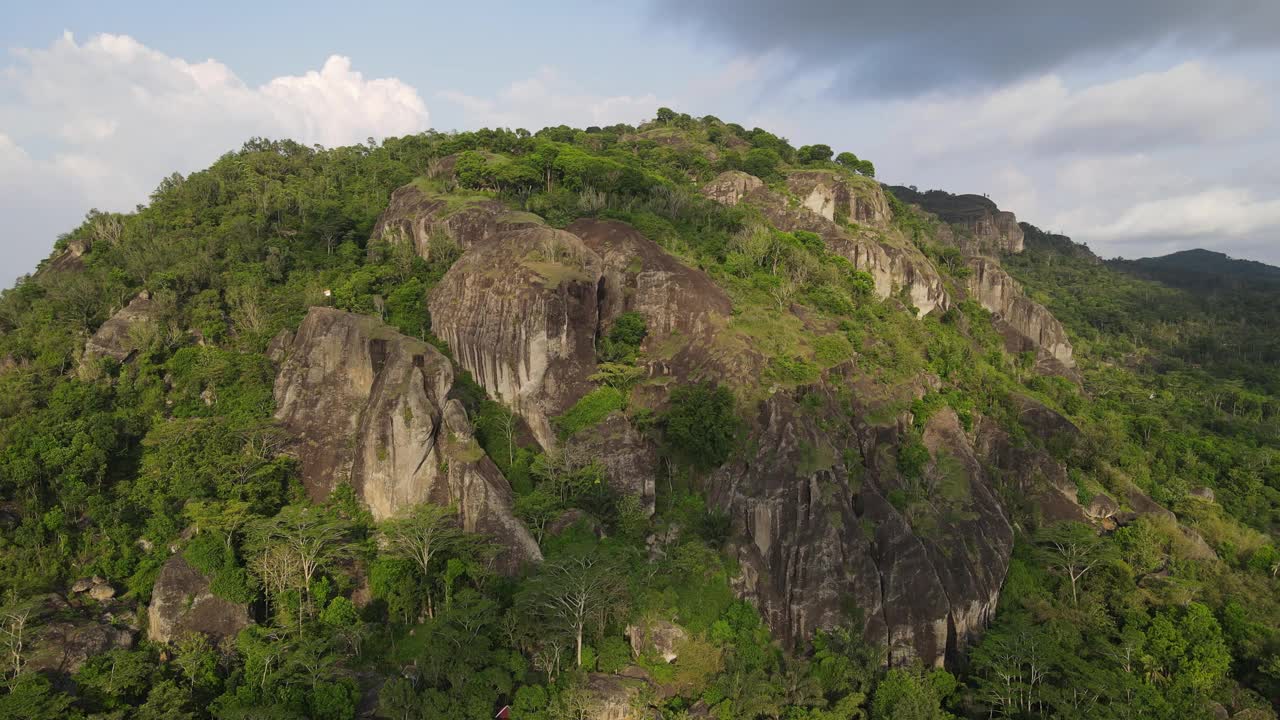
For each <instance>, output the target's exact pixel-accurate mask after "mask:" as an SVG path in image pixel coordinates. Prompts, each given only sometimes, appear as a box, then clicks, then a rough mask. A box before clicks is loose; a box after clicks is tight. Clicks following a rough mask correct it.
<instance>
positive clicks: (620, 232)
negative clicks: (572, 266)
mask: <svg viewBox="0 0 1280 720" xmlns="http://www.w3.org/2000/svg"><path fill="white" fill-rule="evenodd" d="M567 230H568V231H569V232H571V233H573V234H574V235H576V236H578V237H579V238H581V239H582V242H583V243H584V244H585V245H586V246H587V247H588V248H590V249H591V251H592V252H594V253H595V254H596V255H597V256H598V257H599V258H600V266H601V280H600V290H599V292H598V295H597V297H598V300H599V315H598V322H599V324H600V329H601V331H602V332H603V331H604V330H605V329H606V328H607V327H608V326H609V324H610V323H612V322H613V320H614V319H615V318H617V316H618V315H619V314H621V313H623V312H627V311H635V312H638V313H640V314H641V315H643V316H644V319H645V327H646V331H647V334H646V335H645V340H644V345H643V346H642V348H641V349H642V350H643V351H644V354H645V356H646V357H647V358H650V368H649V373H650V374H651V375H669V376H674V377H676V378H678V379H681V380H684V379H687V378H688V377H689V376H691V375H697V374H698V372H699V371H700V370H703V369H706V368H707V366H708V362H709V353H708V352H707V347H708V346H709V345H710V344H712V342H713V336H714V335H715V333H716V331H718V330H719V329H721V328H723V327H724V326H725V324H726V323H728V321H729V316H730V314H731V313H732V311H733V304H732V303H731V302H730V301H729V297H728V296H727V295H726V294H725V292H724V291H723V290H721V289H720V288H719V286H717V285H716V284H715V283H713V282H712V281H711V279H710V278H709V277H707V276H706V274H705V273H703V272H702V271H701V270H697V269H694V268H691V267H688V266H687V265H685V264H683V263H681V262H680V261H679V260H677V259H676V258H674V257H672V256H671V255H670V254H668V253H667V252H666V251H664V250H663V249H662V248H660V247H658V245H657V243H655V242H653V241H652V240H650V239H648V238H646V237H645V236H644V235H641V234H640V232H639V231H637V230H636V229H635V228H633V227H631V226H630V225H627V224H626V223H621V222H616V221H609V220H591V219H582V220H578V221H575V222H574V223H573V224H571V225H570V226H569V227H568V228H567ZM664 348H674V349H673V350H671V351H669V352H667V351H664Z"/></svg>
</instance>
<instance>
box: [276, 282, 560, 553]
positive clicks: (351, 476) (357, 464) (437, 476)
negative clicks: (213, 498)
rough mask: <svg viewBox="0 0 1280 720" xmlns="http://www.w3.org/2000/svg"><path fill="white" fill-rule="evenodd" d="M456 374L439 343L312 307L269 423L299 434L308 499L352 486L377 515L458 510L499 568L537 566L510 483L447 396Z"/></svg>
mask: <svg viewBox="0 0 1280 720" xmlns="http://www.w3.org/2000/svg"><path fill="white" fill-rule="evenodd" d="M452 386H453V368H452V366H451V365H450V363H449V360H448V359H447V358H445V357H444V356H443V355H442V354H440V352H439V351H437V350H436V349H435V348H434V347H432V346H430V345H428V344H427V343H425V342H422V341H420V340H415V339H413V338H410V337H406V336H404V335H401V334H400V333H398V332H396V331H394V330H392V329H391V328H389V327H387V326H385V325H383V324H382V323H380V322H378V321H377V320H376V319H374V318H370V317H365V316H361V315H354V314H351V313H347V312H342V311H339V310H333V309H330V308H319V307H316V308H312V309H311V310H310V312H308V314H307V317H306V319H305V320H303V322H302V325H301V326H300V327H299V328H298V332H297V335H296V336H295V337H294V340H293V344H292V346H291V348H290V350H289V352H288V355H287V357H286V359H285V360H284V362H283V364H282V365H281V367H280V372H279V374H278V375H277V377H276V386H275V397H276V407H277V410H276V419H277V420H279V421H280V423H281V424H282V425H283V426H284V428H285V429H286V430H288V431H289V432H290V433H291V434H292V435H293V436H294V438H296V446H295V448H294V451H295V453H296V454H297V455H298V457H299V460H300V462H301V466H302V478H303V482H304V483H305V485H306V487H307V490H308V493H309V494H310V495H311V496H312V498H313V499H316V500H320V499H323V498H324V497H326V496H327V495H328V494H329V492H330V491H332V489H333V488H334V487H335V486H336V484H337V483H339V482H341V481H344V480H346V481H349V482H351V484H352V486H353V488H354V489H355V490H356V493H357V494H358V495H359V496H360V498H361V499H362V500H363V501H364V502H365V503H366V504H367V505H368V506H369V509H370V511H371V512H372V513H373V515H374V517H375V518H378V519H382V518H386V517H391V516H394V515H397V514H400V513H402V512H404V511H405V510H407V509H408V508H410V507H412V506H414V505H416V504H419V503H422V502H427V501H430V502H435V503H439V504H442V505H455V506H457V508H458V510H459V514H460V517H461V520H462V524H463V526H464V528H465V529H467V530H469V531H473V532H483V533H488V534H490V535H492V536H493V537H494V539H495V540H497V541H498V542H499V543H500V544H502V545H503V546H504V547H505V549H506V551H505V553H504V554H503V557H502V562H503V564H504V567H507V568H514V567H516V566H518V565H519V564H521V563H523V562H528V561H532V560H539V559H541V554H540V553H539V551H538V547H537V543H535V542H534V540H533V538H532V536H531V535H530V534H529V532H528V530H527V529H525V528H524V526H523V525H522V524H521V523H520V522H519V521H518V520H516V519H515V517H514V515H513V514H512V509H511V507H512V496H511V488H510V486H509V485H508V484H507V482H506V479H505V478H503V476H502V473H501V472H499V471H498V469H497V467H496V466H494V465H493V463H492V461H491V460H489V458H488V457H487V456H485V454H484V452H483V450H481V448H480V447H479V445H478V444H477V443H476V441H475V438H474V437H473V433H472V429H471V424H470V422H469V421H468V419H467V415H466V412H465V410H464V409H463V408H462V406H461V404H460V403H459V402H458V401H457V400H453V399H450V398H449V397H448V394H449V390H450V388H452Z"/></svg>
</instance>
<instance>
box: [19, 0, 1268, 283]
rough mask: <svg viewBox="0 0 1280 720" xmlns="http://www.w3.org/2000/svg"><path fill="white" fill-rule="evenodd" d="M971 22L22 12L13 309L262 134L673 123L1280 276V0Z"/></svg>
mask: <svg viewBox="0 0 1280 720" xmlns="http://www.w3.org/2000/svg"><path fill="white" fill-rule="evenodd" d="M955 5H956V4H955V3H951V2H947V0H913V1H906V0H903V1H901V2H897V3H888V4H887V3H884V2H882V1H881V2H840V1H839V0H803V1H799V0H798V1H796V2H790V3H785V4H778V3H769V2H762V1H757V0H734V2H729V1H728V0H703V1H702V2H699V3H687V2H676V1H674V0H651V1H649V2H641V3H631V4H625V5H624V4H621V3H602V4H594V3H585V2H562V3H556V4H554V6H552V7H548V8H541V7H537V6H536V4H533V3H511V4H505V3H492V2H491V3H483V4H482V3H471V4H465V3H451V4H448V5H442V6H439V7H436V6H432V5H431V4H430V3H423V2H416V3H409V2H372V3H364V4H350V3H336V2H309V3H306V4H305V5H296V6H293V5H287V4H282V3H270V2H258V3H247V2H223V3H217V4H214V5H207V4H206V5H199V6H197V5H195V4H189V3H163V4H162V3H151V2H132V3H112V4H108V3H100V2H63V3H46V4H35V3H23V4H20V5H16V6H14V7H11V8H7V9H6V10H5V17H6V21H5V23H4V24H3V25H0V46H3V51H4V54H3V56H0V213H3V215H4V216H5V217H6V218H7V222H6V227H5V229H4V230H0V286H7V285H9V284H10V283H11V282H12V281H13V280H14V279H15V278H16V277H17V276H19V275H21V274H23V273H25V272H29V271H30V270H31V269H33V268H34V266H35V264H36V263H37V262H38V261H39V259H40V258H42V257H44V256H46V255H47V254H48V250H49V247H50V246H51V244H52V242H53V240H54V239H55V237H56V236H57V234H58V233H59V232H63V231H65V230H67V229H70V228H71V227H72V226H74V224H75V223H76V222H77V220H78V219H79V218H80V217H81V216H82V215H83V214H84V212H85V211H86V210H88V209H89V208H90V207H98V208H103V209H112V210H124V209H128V208H131V207H132V206H133V205H134V204H136V203H138V202H144V201H145V198H146V195H147V192H148V191H149V190H150V189H151V188H154V187H155V185H156V184H157V183H158V181H159V180H160V178H161V177H163V176H164V175H167V174H168V173H170V172H173V171H180V172H184V173H186V172H191V171H193V170H197V169H200V168H201V167H204V166H206V165H208V164H209V163H210V162H211V161H212V160H214V159H215V158H216V157H217V156H218V155H219V154H221V153H222V152H224V151H226V150H230V149H233V148H235V147H237V146H238V145H239V144H240V142H241V141H243V140H244V139H246V138H247V137H249V136H252V135H267V136H272V137H283V136H290V137H295V138H297V139H299V140H303V141H306V142H321V143H324V144H338V143H350V142H358V141H362V140H363V139H364V138H365V137H368V136H376V137H383V136H386V135H397V134H403V133H407V132H416V131H419V130H421V129H425V128H426V127H435V128H437V129H471V128H476V127H481V126H484V125H510V126H524V127H528V128H530V129H537V128H538V127H541V126H542V125H544V124H552V123H560V122H564V123H568V124H571V125H578V126H585V125H590V124H606V123H612V122H630V123H637V122H639V121H641V120H644V119H646V118H648V117H651V116H652V113H653V111H654V110H655V109H656V107H657V106H658V105H660V104H665V105H670V106H672V107H675V108H677V109H679V110H682V111H685V112H689V113H692V114H695V115H700V114H704V113H711V114H714V115H716V116H718V117H721V118H723V119H725V120H732V121H737V122H740V123H742V124H744V125H746V126H748V127H751V126H754V125H759V126H761V127H765V128H767V129H770V130H773V131H775V132H778V133H780V134H783V135H785V136H787V137H789V138H790V139H791V140H792V141H793V142H795V143H796V144H800V143H807V142H825V143H828V144H830V145H832V146H833V147H836V148H837V149H838V150H843V149H848V150H853V151H854V152H856V153H858V154H859V155H860V156H863V157H868V158H870V159H872V160H873V161H875V162H876V164H877V167H878V168H879V170H880V175H881V178H882V179H884V180H886V181H888V182H893V183H905V184H914V185H918V186H920V187H922V188H934V187H940V188H944V189H948V190H952V191H955V192H980V193H988V194H990V195H991V197H992V198H993V199H995V200H996V201H997V202H998V203H999V204H1000V205H1001V206H1002V207H1005V208H1007V209H1010V210H1013V211H1014V212H1016V213H1017V214H1018V216H1019V218H1021V219H1024V220H1027V221H1029V222H1033V223H1035V224H1037V225H1040V226H1042V227H1045V228H1047V229H1052V230H1058V231H1063V232H1066V233H1067V234H1070V235H1072V236H1073V237H1075V238H1077V239H1079V240H1084V241H1087V242H1089V243H1090V245H1091V246H1092V247H1094V248H1095V249H1096V250H1098V251H1099V252H1101V253H1102V254H1104V255H1108V256H1113V255H1124V256H1126V257H1137V256H1142V255H1150V254H1160V253H1164V252H1168V251H1171V250H1176V249H1182V248H1187V247H1210V248H1212V249H1217V250H1221V251H1224V252H1228V253H1230V254H1233V255H1236V256H1243V257H1251V258H1256V259H1261V260H1264V261H1268V262H1272V263H1280V243H1277V242H1276V240H1277V238H1278V237H1280V235H1278V232H1280V167H1277V166H1278V165H1280V163H1275V162H1274V160H1275V158H1280V133H1277V125H1276V117H1277V111H1278V110H1280V105H1278V99H1280V80H1277V79H1276V78H1274V77H1272V75H1274V74H1275V73H1273V72H1272V70H1273V68H1274V67H1276V66H1277V62H1276V61H1277V60H1278V59H1280V57H1277V55H1278V52H1277V51H1278V49H1280V3H1275V2H1272V1H1271V0H1227V1H1226V2H1225V3H1220V4H1218V5H1213V6H1210V5H1208V4H1205V3H1200V2H1193V1H1192V0H1130V2H1127V3H1122V4H1116V3H1113V2H1103V1H1101V0H1081V1H1080V2H1077V3H1073V4H1071V6H1070V7H1065V6H1063V7H1058V5H1061V4H1058V5H1054V6H1049V5H1044V6H1042V7H1045V8H1048V7H1053V8H1054V9H1053V10H1052V11H1046V10H1037V9H1035V8H1028V7H1027V5H1032V4H1030V3H1021V2H1016V0H981V2H977V3H975V4H972V5H969V6H966V8H965V9H964V10H963V11H958V10H956V9H955V7H954V6H955ZM1055 13H1056V14H1055Z"/></svg>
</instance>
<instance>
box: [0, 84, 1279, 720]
mask: <svg viewBox="0 0 1280 720" xmlns="http://www.w3.org/2000/svg"><path fill="white" fill-rule="evenodd" d="M837 150H838V151H839V152H837ZM855 151H856V148H833V147H830V146H827V145H807V146H803V147H795V146H793V145H792V144H790V143H789V142H788V141H787V140H786V139H785V138H782V137H779V136H777V135H774V134H772V133H770V132H768V131H766V130H763V129H760V128H755V129H750V130H748V129H746V128H744V127H742V126H740V125H736V124H733V123H726V122H723V121H721V120H719V119H717V118H714V117H711V116H707V117H702V118H693V117H690V116H688V115H683V114H680V113H676V112H673V111H671V110H669V109H666V108H662V109H659V110H658V113H657V116H656V118H655V119H653V120H650V121H647V122H644V123H642V124H640V125H638V126H630V125H614V126H609V127H590V128H586V129H574V128H569V127H566V126H558V127H551V128H545V129H543V130H540V131H538V132H536V133H531V132H528V131H526V130H523V129H517V130H506V129H500V130H481V131H478V132H467V133H436V132H427V133H423V134H420V135H415V136H410V137H404V138H392V139H388V140H386V141H384V142H382V143H380V144H374V143H370V144H368V145H359V146H352V147H344V148H333V149H323V148H318V147H306V146H303V145H300V144H297V143H293V142H289V141H268V140H260V139H259V140H253V141H251V142H249V143H247V144H246V145H245V146H244V147H243V148H241V149H239V150H237V151H234V152H230V153H228V154H227V155H225V156H223V157H222V158H220V159H219V160H218V161H217V162H216V163H214V164H213V165H212V166H211V167H209V168H208V169H206V170H202V171H200V172H196V173H193V174H191V175H189V176H185V177H184V176H181V175H176V174H175V175H173V176H170V177H168V178H165V179H164V180H163V181H162V182H161V183H160V185H159V187H158V188H157V189H156V191H155V193H154V194H153V195H152V197H151V199H150V202H149V203H148V204H147V205H146V206H145V207H141V208H139V209H138V210H137V212H133V213H125V214H120V213H102V212H97V211H93V212H90V213H89V214H88V215H87V217H86V219H85V221H84V222H83V223H82V224H81V225H80V226H79V227H77V228H74V229H71V230H70V231H69V232H68V233H67V234H66V235H64V236H63V237H61V238H59V239H58V241H57V245H56V247H55V249H54V251H53V252H52V253H51V255H50V257H49V258H48V259H47V260H46V261H45V262H44V263H42V264H41V266H40V267H39V268H38V269H36V270H35V271H34V272H33V273H32V274H31V275H30V276H28V277H25V278H24V279H22V280H21V281H20V282H19V283H18V284H17V285H16V287H14V288H12V289H9V290H6V291H4V293H3V294H2V295H0V605H2V607H0V643H2V644H3V650H4V652H3V666H2V669H3V673H4V680H5V683H4V688H3V689H0V717H4V718H9V717H13V718H33V719H44V718H50V719H52V718H59V719H61V718H96V719H102V720H106V719H108V718H111V719H115V718H142V719H144V720H151V719H161V718H163V719H165V720H184V719H187V718H225V719H227V720H231V719H248V718H290V719H293V718H317V719H326V720H327V719H334V720H338V719H346V718H355V717H382V718H433V719H435V718H439V719H442V720H443V719H445V718H448V719H453V718H491V717H494V716H495V715H496V714H497V713H498V712H499V711H500V710H501V709H503V708H504V707H506V708H508V712H509V713H510V715H509V716H510V717H511V718H515V719H517V720H521V719H524V720H530V719H532V720H561V719H566V720H567V719H574V720H582V719H583V718H604V719H607V720H631V719H635V720H640V719H641V718H657V717H661V718H669V719H681V720H684V719H687V718H720V719H724V718H734V719H735V720H739V719H747V720H751V719H757V718H759V719H766V718H767V719H770V720H780V719H782V718H785V719H786V720H852V719H853V718H871V719H872V720H887V719H891V718H892V719H898V718H901V719H906V718H927V719H935V718H937V719H942V718H953V717H972V718H988V717H1011V718H1046V717H1060V718H1132V717H1144V718H1161V719H1163V718H1167V719H1170V720H1186V719H1187V718H1208V717H1237V718H1274V717H1275V714H1274V712H1275V703H1276V702H1277V700H1278V699H1280V577H1278V576H1280V552H1277V550H1276V539H1277V532H1278V529H1280V450H1278V448H1280V443H1278V441H1280V437H1278V435H1280V421H1278V418H1280V412H1278V411H1280V378H1278V376H1277V369H1276V368H1277V362H1276V360H1277V357H1276V354H1277V346H1276V344H1275V343H1276V340H1275V337H1276V336H1277V335H1280V333H1278V332H1277V330H1280V327H1278V326H1280V323H1278V322H1277V321H1276V318H1275V317H1274V315H1273V314H1271V313H1270V312H1269V311H1268V310H1267V309H1266V308H1265V307H1264V303H1263V302H1262V301H1263V299H1265V298H1267V297H1269V296H1268V295H1267V294H1266V293H1267V292H1269V291H1268V290H1265V289H1264V288H1263V287H1262V286H1261V285H1260V284H1258V283H1257V282H1255V281H1254V280H1251V281H1250V282H1249V283H1248V284H1247V286H1242V285H1238V284H1228V285H1229V288H1223V287H1215V288H1213V289H1212V292H1205V291H1204V289H1203V288H1200V287H1194V288H1187V287H1183V286H1182V284H1180V283H1179V282H1177V281H1175V280H1174V279H1172V277H1159V278H1157V279H1158V280H1160V282H1157V281H1155V280H1153V279H1148V277H1156V276H1155V275H1154V274H1153V273H1155V272H1156V270H1153V269H1148V270H1144V271H1143V272H1146V273H1152V274H1150V275H1144V276H1143V277H1138V276H1137V275H1136V274H1135V273H1136V272H1137V271H1134V272H1130V270H1131V268H1130V267H1128V266H1126V265H1121V264H1113V263H1103V262H1101V261H1099V260H1098V258H1096V257H1094V256H1093V254H1092V253H1090V252H1089V251H1088V250H1087V249H1086V248H1083V247H1082V246H1079V245H1077V244H1075V243H1073V242H1071V241H1070V239H1069V238H1066V237H1063V236H1056V235H1048V234H1045V233H1043V232H1041V231H1039V230H1038V229H1036V228H1035V227H1034V226H1032V225H1028V224H1025V223H1022V224H1019V223H1018V222H1017V219H1016V218H1015V217H1014V215H1013V214H1012V213H1011V212H1009V211H1008V209H1007V208H1004V209H1002V208H998V207H996V206H995V204H994V203H992V202H991V201H990V200H988V199H986V198H983V197H980V196H974V195H952V194H950V193H948V192H944V191H929V192H923V193H922V192H918V191H916V190H915V189H914V188H909V187H907V188H886V187H885V186H882V185H881V184H880V183H879V182H878V181H876V180H875V167H874V165H873V163H872V162H870V161H869V160H867V159H865V158H860V157H858V156H857V155H856V154H855ZM1139 262H1146V261H1139ZM1229 265H1230V264H1229ZM1230 266H1231V267H1235V266H1234V265H1230ZM1229 293H1235V295H1231V294H1229ZM1239 293H1246V295H1247V298H1249V299H1248V300H1247V302H1248V304H1246V305H1242V306H1237V307H1233V306H1232V305H1231V304H1230V303H1228V302H1225V301H1224V298H1229V297H1245V296H1241V295H1239ZM1242 307H1243V308H1244V309H1242Z"/></svg>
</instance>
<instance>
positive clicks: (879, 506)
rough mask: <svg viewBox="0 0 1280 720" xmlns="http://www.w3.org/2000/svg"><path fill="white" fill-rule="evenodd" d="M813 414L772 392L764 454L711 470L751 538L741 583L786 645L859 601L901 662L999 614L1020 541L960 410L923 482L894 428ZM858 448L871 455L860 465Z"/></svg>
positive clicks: (945, 648) (941, 647)
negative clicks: (900, 454)
mask: <svg viewBox="0 0 1280 720" xmlns="http://www.w3.org/2000/svg"><path fill="white" fill-rule="evenodd" d="M810 392H814V389H811V390H810ZM824 392H825V391H824ZM826 402H828V403H830V405H831V407H828V408H824V409H825V410H828V411H830V414H829V415H828V414H827V413H824V412H822V411H821V410H820V411H819V412H818V413H816V414H818V415H823V416H826V417H837V416H839V415H838V411H837V410H836V403H837V401H836V400H835V398H834V396H829V397H828V398H827V400H826ZM814 414H815V413H813V412H804V411H802V410H801V409H800V408H799V406H798V405H797V404H796V403H795V401H793V400H792V399H791V398H789V397H786V396H784V395H782V394H777V395H774V396H773V397H771V398H770V399H768V400H767V401H765V403H764V406H763V407H762V408H761V413H760V416H759V418H758V427H757V430H756V432H755V435H754V437H755V440H754V442H753V446H754V447H757V448H758V449H757V450H756V453H755V455H754V456H753V457H750V458H746V459H744V460H742V461H741V462H737V463H731V464H730V465H726V466H725V467H724V468H722V469H721V470H720V471H718V472H717V473H716V474H715V475H714V476H713V478H712V487H711V499H712V502H713V503H714V504H715V505H716V506H718V507H721V508H723V509H725V510H726V511H728V512H729V513H730V515H731V518H732V520H733V523H734V527H735V529H736V530H737V531H738V533H739V534H740V535H741V536H742V537H743V538H744V542H743V543H742V544H740V545H739V546H738V547H737V555H738V559H739V561H740V563H741V566H742V570H743V575H742V579H741V585H740V587H739V591H740V593H741V594H743V595H745V596H747V597H749V598H751V599H752V600H754V601H755V602H756V604H757V605H758V606H759V607H760V609H761V611H762V613H763V614H764V615H765V617H766V619H767V620H768V622H769V623H770V625H771V626H772V627H773V629H774V631H775V633H776V634H778V635H779V636H780V637H781V638H782V639H783V640H784V642H795V641H798V640H800V639H801V638H805V637H808V636H809V634H811V633H812V632H813V631H814V630H817V629H820V628H831V627H835V626H838V625H841V624H843V623H847V622H848V621H849V619H850V617H849V609H850V608H851V607H856V608H858V609H859V610H860V611H861V612H862V613H863V621H864V623H865V629H864V632H865V634H866V636H867V638H868V639H869V640H870V641H872V642H875V643H878V644H881V645H883V646H884V647H885V648H886V649H887V651H888V656H889V659H890V662H892V663H895V664H897V663H904V662H909V661H910V660H913V659H920V660H922V661H923V662H925V663H931V664H941V663H942V661H943V659H944V658H945V657H946V656H947V654H948V653H951V652H955V651H958V650H960V649H962V648H963V647H964V645H965V644H966V643H967V642H969V641H970V640H971V639H972V638H973V637H974V636H975V634H976V633H977V632H978V631H979V630H980V629H981V628H982V627H983V626H984V625H985V623H986V622H987V620H988V619H989V617H990V615H991V614H992V613H993V612H994V609H995V603H996V599H997V597H998V594H999V589H1000V584H1001V582H1002V581H1003V579H1004V573H1005V571H1006V569H1007V567H1008V559H1009V553H1010V551H1011V549H1012V544H1013V538H1012V529H1011V528H1010V526H1009V523H1008V520H1007V519H1006V517H1005V515H1004V511H1003V510H1002V509H1001V507H1000V505H999V503H998V502H997V501H996V498H995V495H994V493H993V492H992V490H991V489H990V487H988V481H987V478H986V476H985V473H984V471H983V469H982V466H981V463H979V462H978V461H977V459H976V458H975V457H974V455H973V453H972V451H970V450H969V448H968V443H967V440H966V439H965V438H964V436H963V433H962V431H960V429H959V427H958V423H957V421H956V420H955V416H954V414H953V413H950V412H949V411H947V412H944V413H939V415H938V416H937V418H935V419H934V420H933V421H931V423H930V425H929V426H928V429H927V431H926V434H925V441H926V444H927V445H928V446H930V447H931V448H932V449H933V450H934V457H935V461H934V463H933V464H931V465H930V467H929V468H928V469H927V471H926V475H925V477H924V478H922V479H907V478H902V477H900V476H899V475H898V473H897V471H896V469H895V468H896V462H895V460H894V452H893V449H892V448H893V446H894V445H895V444H896V443H897V442H898V434H897V430H896V429H895V428H892V427H888V428H885V427H882V428H866V427H861V428H855V427H853V426H848V427H844V428H834V427H831V426H830V424H827V425H826V426H825V427H819V426H818V423H817V422H816V421H815V420H814V419H813V418H814ZM850 455H852V456H854V457H858V456H860V457H863V458H866V460H865V461H864V462H863V463H862V464H858V465H854V466H848V465H846V460H845V458H846V457H849V456H850ZM922 483H923V485H922ZM930 484H932V485H936V486H937V488H940V489H939V490H937V492H938V493H941V495H940V499H937V500H932V501H931V500H930V498H931V497H932V495H931V494H930V493H927V492H925V490H924V488H925V487H927V486H929V485H930ZM891 498H892V499H893V501H892V502H891Z"/></svg>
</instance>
